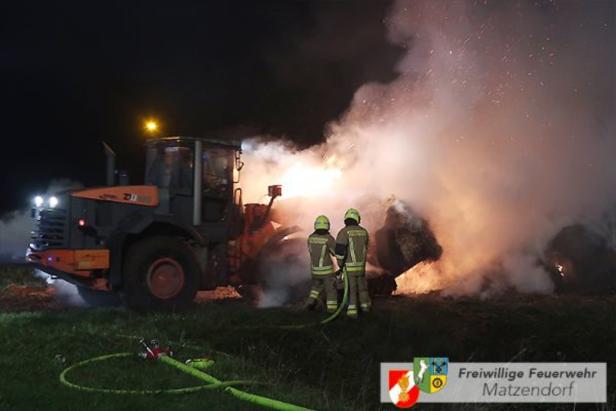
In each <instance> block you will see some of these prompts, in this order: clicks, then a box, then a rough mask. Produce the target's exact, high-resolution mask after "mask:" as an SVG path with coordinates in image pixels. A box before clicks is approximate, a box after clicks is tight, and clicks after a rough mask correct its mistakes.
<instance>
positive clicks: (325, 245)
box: [319, 244, 327, 267]
mask: <svg viewBox="0 0 616 411" xmlns="http://www.w3.org/2000/svg"><path fill="white" fill-rule="evenodd" d="M325 251H327V244H323V247H321V257H319V267H323V259H324V258H325Z"/></svg>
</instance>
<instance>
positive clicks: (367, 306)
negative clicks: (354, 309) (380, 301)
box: [361, 304, 370, 308]
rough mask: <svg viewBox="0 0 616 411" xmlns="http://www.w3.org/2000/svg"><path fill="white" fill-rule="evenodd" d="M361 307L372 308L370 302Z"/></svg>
mask: <svg viewBox="0 0 616 411" xmlns="http://www.w3.org/2000/svg"><path fill="white" fill-rule="evenodd" d="M361 308H370V304H362V305H361Z"/></svg>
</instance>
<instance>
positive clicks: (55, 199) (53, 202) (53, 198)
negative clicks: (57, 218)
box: [49, 196, 58, 208]
mask: <svg viewBox="0 0 616 411" xmlns="http://www.w3.org/2000/svg"><path fill="white" fill-rule="evenodd" d="M57 205H58V197H56V196H51V197H49V207H51V208H55V207H56V206H57Z"/></svg>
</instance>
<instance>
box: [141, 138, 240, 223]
mask: <svg viewBox="0 0 616 411" xmlns="http://www.w3.org/2000/svg"><path fill="white" fill-rule="evenodd" d="M240 150H241V145H240V142H239V141H232V142H226V141H218V140H212V139H201V138H194V137H165V138H159V139H156V140H151V141H149V142H148V143H147V144H146V170H145V183H146V184H149V185H155V186H157V187H158V188H159V193H160V206H159V209H160V210H159V212H160V213H161V214H170V215H172V216H174V218H177V219H178V220H179V221H181V222H182V223H184V224H190V225H193V226H200V225H202V224H207V223H216V222H222V221H226V218H227V216H228V215H229V213H230V207H231V206H233V193H234V187H233V184H234V182H237V181H235V180H237V176H238V172H239V168H241V167H240V164H241V163H240V161H239V154H240Z"/></svg>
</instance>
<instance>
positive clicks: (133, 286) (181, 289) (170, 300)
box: [124, 236, 199, 309]
mask: <svg viewBox="0 0 616 411" xmlns="http://www.w3.org/2000/svg"><path fill="white" fill-rule="evenodd" d="M124 278H125V281H126V287H125V291H124V294H125V298H126V302H127V305H128V306H129V307H132V308H137V309H142V308H156V307H158V308H180V307H184V306H187V305H188V304H190V303H191V302H192V300H193V299H194V298H195V295H196V294H197V289H198V284H199V265H198V264H197V261H196V259H195V256H194V254H193V252H192V250H191V249H190V247H189V246H188V245H186V244H185V243H184V242H183V241H182V240H181V239H179V238H173V237H162V236H161V237H152V238H147V239H145V240H141V241H139V242H138V243H136V244H134V245H132V246H131V247H130V248H129V250H128V253H127V256H126V262H125V264H124Z"/></svg>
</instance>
